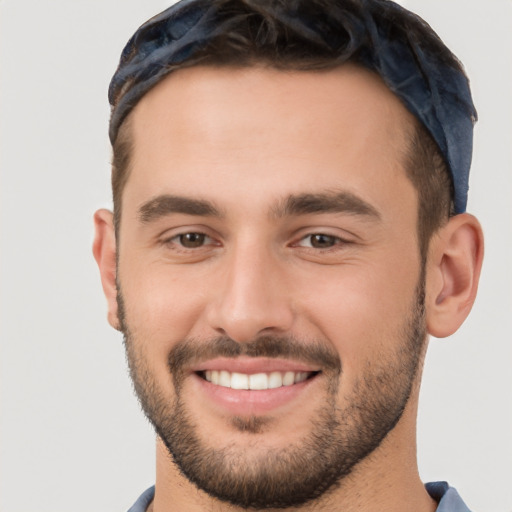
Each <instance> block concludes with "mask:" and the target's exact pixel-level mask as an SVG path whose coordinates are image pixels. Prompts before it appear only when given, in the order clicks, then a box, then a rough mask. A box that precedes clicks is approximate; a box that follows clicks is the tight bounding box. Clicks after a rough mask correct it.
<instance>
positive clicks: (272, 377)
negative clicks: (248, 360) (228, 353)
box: [197, 370, 320, 391]
mask: <svg viewBox="0 0 512 512" xmlns="http://www.w3.org/2000/svg"><path fill="white" fill-rule="evenodd" d="M318 373H320V372H319V371H309V372H308V371H298V372H294V371H283V372H280V371H273V372H269V373H265V372H260V373H251V374H247V373H238V372H230V371H228V370H204V371H200V372H197V374H198V375H199V377H201V378H203V379H204V380H206V381H207V382H210V383H212V384H214V385H215V386H220V387H224V388H230V389H236V390H255V391H264V390H269V389H278V388H281V387H286V386H293V385H294V384H299V383H301V382H304V381H306V380H308V379H311V378H313V377H314V376H316V375H318Z"/></svg>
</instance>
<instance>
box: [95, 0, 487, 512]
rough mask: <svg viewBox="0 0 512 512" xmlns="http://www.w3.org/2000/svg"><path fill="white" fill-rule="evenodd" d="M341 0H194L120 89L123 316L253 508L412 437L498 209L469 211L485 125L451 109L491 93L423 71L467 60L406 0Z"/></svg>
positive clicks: (106, 217)
mask: <svg viewBox="0 0 512 512" xmlns="http://www.w3.org/2000/svg"><path fill="white" fill-rule="evenodd" d="M338 4H339V2H336V3H334V2H333V3H332V4H331V3H330V2H324V1H318V2H313V1H308V2H304V3H303V4H302V3H301V2H289V3H287V2H250V1H240V2H234V1H222V2H220V1H218V2H185V3H183V4H182V7H181V8H177V9H176V11H172V12H175V15H173V16H170V17H169V13H167V14H166V13H163V14H162V15H160V16H157V17H156V18H154V19H153V20H152V21H150V22H149V23H148V24H147V25H146V29H145V30H143V31H142V32H141V33H139V35H138V36H135V37H134V38H132V40H131V41H130V43H129V44H128V46H127V48H126V49H125V52H124V54H123V58H122V61H121V65H120V68H119V70H118V73H117V74H116V77H115V78H114V80H113V85H112V86H111V91H110V95H111V96H110V97H111V102H112V105H113V114H112V120H111V131H110V135H111V140H112V142H113V148H114V161H113V175H112V183H113V194H114V215H113V217H112V216H111V215H110V214H109V213H107V212H105V211H103V212H99V213H98V214H97V216H96V222H97V233H98V235H97V239H96V242H95V255H96V258H97V260H98V262H99V264H100V269H101V271H102V279H103V284H104V289H105V292H106V295H107V298H108V301H109V318H110V321H111V323H112V325H113V326H115V327H116V328H119V329H120V330H122V331H123V333H124V335H125V341H126V348H127V355H128V361H129V364H130V371H131V374H132V378H133V381H134V384H135V389H136V391H137V394H138V396H139V399H140V400H141V403H142V406H143V408H144V410H145V413H146V414H147V416H148V417H149V419H150V420H151V422H152V423H153V425H154V426H155V429H156V431H157V433H158V435H159V438H160V439H161V441H162V445H163V446H165V450H166V451H167V452H168V453H169V454H170V455H171V457H172V464H173V465H174V467H176V468H178V469H176V471H178V472H179V473H180V474H181V475H185V477H186V478H187V479H188V480H189V481H190V482H193V483H194V484H195V485H197V486H198V488H199V489H201V490H202V492H205V493H207V494H208V495H209V496H212V497H215V498H218V499H220V500H223V501H228V502H230V503H232V504H235V505H240V506H243V507H260V508H268V507H281V508H284V507H289V506H297V505H301V504H304V503H307V502H308V501H311V500H316V499H324V498H325V496H328V494H329V493H330V492H335V491H336V490H337V489H339V488H340V487H342V486H343V485H344V484H346V482H347V481H348V480H347V479H348V478H349V477H352V478H357V475H358V474H364V473H365V472H366V473H368V471H370V470H371V469H370V468H372V467H373V471H375V470H376V468H377V466H378V464H379V461H380V463H381V464H382V461H385V460H389V455H390V453H391V452H393V450H394V453H393V456H394V457H396V456H397V455H398V456H399V455H400V453H402V454H405V453H409V452H410V448H411V446H413V445H414V424H415V419H414V418H415V407H416V399H417V394H418V388H419V379H420V374H421V365H422V361H423V357H424V353H425V350H426V340H427V333H429V332H430V333H432V334H435V335H440V336H444V335H448V334H450V333H451V332H453V331H454V330H455V329H456V328H457V327H458V326H459V325H460V323H461V322H462V321H463V319H464V318H465V316H466V315H467V313H468V312H469V308H470V307H471V304H472V301H473V299H474V295H475V293H476V282H477V278H478V272H479V268H480V262H481V255H482V250H481V232H480V230H479V227H478V223H477V222H476V221H475V220H474V219H473V218H472V217H471V216H468V215H467V214H464V215H457V216H455V217H451V216H452V215H453V214H454V213H460V212H461V208H462V206H461V201H462V203H464V204H465V202H464V199H461V198H465V191H464V190H463V191H462V192H461V189H460V187H461V186H462V188H464V183H463V182H464V179H460V176H459V174H457V172H459V171H460V166H462V167H464V165H466V166H467V165H469V164H468V162H469V160H470V157H469V156H468V155H467V149H468V143H467V141H466V142H465V143H464V144H462V143H461V145H459V146H454V140H453V131H454V129H453V127H452V128H450V127H449V126H446V123H445V124H443V119H444V117H443V116H447V115H448V113H451V114H453V116H452V117H451V119H452V122H455V121H454V120H458V121H460V123H459V125H458V127H459V128H461V127H462V128H463V129H462V128H461V129H460V130H458V133H459V135H460V133H466V132H465V131H464V130H467V127H468V123H469V124H471V125H472V121H473V118H474V111H473V109H472V105H471V104H470V102H469V103H468V102H466V103H464V102H463V101H460V102H459V103H457V105H456V107H446V106H443V105H424V104H422V103H421V100H424V99H425V90H426V87H427V85H425V84H424V83H423V84H418V83H417V81H418V80H424V81H425V82H428V87H430V88H431V91H434V92H437V93H439V84H440V83H445V82H446V80H444V79H445V78H446V77H453V76H457V77H459V82H458V84H459V85H460V86H461V87H462V89H464V87H463V86H464V84H466V87H467V83H466V82H465V79H464V80H463V81H462V82H461V81H460V76H462V75H461V74H462V70H461V68H460V64H459V63H458V61H457V60H456V59H455V57H453V55H452V54H451V53H450V52H449V50H447V48H446V47H445V46H444V45H443V44H442V42H441V41H440V40H439V39H438V38H437V36H436V35H435V34H434V33H433V32H432V31H431V29H430V28H429V27H428V26H427V25H426V24H425V23H424V22H422V21H421V20H419V19H418V18H416V17H415V16H414V15H412V14H411V13H408V12H407V11H404V10H403V9H401V8H398V7H397V6H395V5H394V4H392V3H390V2H384V1H375V2H356V1H347V2H345V3H343V5H342V6H340V5H338ZM176 13H177V14H176ZM169 20H171V21H169ZM173 40H175V41H176V44H175V47H173V49H172V51H170V53H168V55H167V56H166V57H165V59H166V60H165V65H162V62H160V61H157V60H158V59H160V58H162V56H163V54H164V53H165V52H163V51H161V50H159V51H156V50H157V48H162V47H163V48H165V47H166V45H167V44H168V43H169V41H173ZM169 44H170V43H169ZM173 44H174V43H173ZM397 48H398V51H397ZM406 50H407V51H406ZM389 52H391V54H390V53H389ZM393 52H395V53H393ZM141 55H142V61H138V56H141ZM390 55H391V56H390ZM146 58H147V59H148V60H146V61H145V60H144V59H146ZM397 59H398V60H397ZM396 63H399V64H400V65H401V66H403V67H401V68H400V69H398V70H397V69H394V66H393V64H396ZM404 68H406V71H408V72H410V73H411V76H410V77H408V76H405V77H404V76H401V77H400V76H399V75H401V74H402V75H403V72H404ZM432 69H435V70H437V73H438V75H437V77H434V76H432V77H430V76H427V78H429V79H430V78H431V79H430V80H427V79H426V78H425V75H424V73H426V72H428V71H430V72H431V73H433V71H432ZM411 77H412V78H411ZM418 77H419V78H418ZM399 78H400V79H401V82H400V80H399ZM407 78H411V80H406V79H407ZM436 80H437V82H436ZM411 81H412V82H413V87H412V88H408V87H409V85H410V84H409V85H407V83H408V82H409V83H410V82H411ZM452 82H453V81H452ZM448 83H450V81H448ZM461 84H462V85H461ZM418 91H419V92H418ZM453 94H455V96H456V95H457V94H458V93H457V92H455V93H453V91H452V92H451V93H450V94H448V92H447V93H446V94H445V99H446V101H450V100H451V99H452V97H453ZM464 94H466V93H464ZM464 94H460V95H459V96H461V97H464ZM431 96H433V97H434V96H435V94H432V95H431ZM441 96H442V95H441ZM454 108H455V109H456V110H457V112H455V114H454ZM419 112H422V114H421V115H420V114H419ZM436 122H437V123H438V124H436ZM441 139H442V140H443V141H444V142H443V143H440V142H439V141H440V140H441ZM461 146H464V150H463V149H462V148H461ZM469 147H470V144H469ZM457 169H459V171H457ZM465 179H466V180H467V176H466V178H465ZM461 183H462V184H461ZM290 379H291V380H290ZM230 386H231V387H230ZM247 388H250V389H247ZM234 468H235V470H234ZM291 475H293V477H291ZM354 475H355V476H354Z"/></svg>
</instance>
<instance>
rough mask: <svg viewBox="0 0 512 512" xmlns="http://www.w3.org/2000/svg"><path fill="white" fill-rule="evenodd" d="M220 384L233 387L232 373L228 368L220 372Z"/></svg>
mask: <svg viewBox="0 0 512 512" xmlns="http://www.w3.org/2000/svg"><path fill="white" fill-rule="evenodd" d="M219 386H224V387H225V388H229V387H231V375H230V374H229V372H227V371H226V370H222V371H221V372H219Z"/></svg>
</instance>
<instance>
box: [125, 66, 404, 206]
mask: <svg viewBox="0 0 512 512" xmlns="http://www.w3.org/2000/svg"><path fill="white" fill-rule="evenodd" d="M412 126H413V123H412V116H411V114H409V112H408V111H407V110H406V109H405V107H404V106H403V105H402V104H401V102H400V100H399V99H398V98H397V97H396V96H395V95H394V94H392V93H391V92H390V91H389V89H388V88H387V87H386V86H385V85H384V83H383V82H382V80H381V79H380V78H379V77H378V76H377V75H375V74H374V73H373V72H371V71H368V70H365V69H363V68H361V67H358V66H355V65H351V64H346V65H343V66H341V67H339V68H336V69H332V70H327V71H283V70H276V69H272V68H268V67H262V66H259V67H249V68H233V67H213V66H212V67H210V66H198V67H194V68H189V69H182V70H179V71H177V72H174V73H172V74H171V75H170V76H168V77H167V78H166V79H164V80H163V81H162V82H161V83H159V84H158V85H157V86H155V87H154V88H153V89H152V90H150V91H149V92H148V93H147V94H146V95H145V96H144V97H143V98H142V99H141V101H140V102H139V103H138V105H137V106H136V107H135V109H134V110H133V112H132V114H131V120H130V131H131V133H130V135H131V139H132V143H133V150H132V155H131V156H132V158H131V174H132V176H131V177H130V178H129V180H128V184H127V189H129V188H130V182H131V183H132V188H133V189H134V190H136V191H137V195H138V196H142V195H146V196H151V195H156V194H158V193H162V192H164V193H175V192H176V190H175V189H179V192H180V193H181V192H183V193H186V194H195V193H196V192H197V190H198V188H201V187H203V188H204V192H208V191H211V190H213V187H218V186H219V183H220V184H224V186H225V189H226V190H227V191H229V190H231V189H234V188H236V187H237V186H239V185H240V186H244V183H245V185H247V186H257V185H258V184H260V183H267V184H268V183H274V184H275V185H276V187H275V192H276V194H277V195H278V194H279V192H280V190H279V186H278V185H279V184H280V183H281V182H282V183H285V184H286V188H288V189H290V188H294V187H295V188H297V190H296V191H295V190H283V191H282V192H283V194H285V193H290V192H292V193H293V192H304V191H305V190H300V187H301V186H302V188H307V189H311V188H315V187H317V186H319V185H320V184H321V183H322V182H324V183H325V187H331V186H332V187H336V188H343V187H345V186H347V187H348V188H349V189H351V191H352V192H355V193H360V192H361V191H360V190H359V189H361V188H362V189H364V188H365V187H366V188H374V189H375V188H376V186H382V185H383V184H385V183H388V186H389V187H391V188H393V182H395V181H396V180H397V179H398V180H403V179H405V172H404V169H403V162H404V161H405V158H404V156H405V153H406V150H407V141H408V134H409V133H410V131H411V130H412ZM337 177H339V180H338V181H339V183H332V180H333V179H334V180H335V181H336V179H337ZM280 180H281V181H280ZM386 180H387V181H386ZM162 187H164V188H169V190H161V188H162ZM325 187H324V188H325ZM307 191H309V190H307ZM369 191H370V190H368V191H367V192H369ZM127 192H128V193H129V194H130V192H129V191H127ZM201 193H202V192H201ZM363 195H364V193H363ZM370 195H371V194H370Z"/></svg>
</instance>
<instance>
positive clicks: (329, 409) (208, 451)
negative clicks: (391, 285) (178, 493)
mask: <svg viewBox="0 0 512 512" xmlns="http://www.w3.org/2000/svg"><path fill="white" fill-rule="evenodd" d="M118 290H119V293H118V306H119V319H120V323H121V329H122V331H123V333H124V337H125V347H126V354H127V360H128V364H129V368H130V374H131V377H132V381H133V384H134V389H135V392H136V394H137V396H138V399H139V401H140V404H141V406H142V409H143V411H144V413H145V414H146V416H147V418H148V419H149V420H150V422H151V423H152V425H153V426H154V428H155V430H156V432H157V434H158V435H159V437H160V438H161V439H162V441H163V443H164V444H165V446H166V447H167V449H168V451H169V454H170V456H171V457H172V461H173V463H174V464H175V465H176V466H177V468H178V469H179V471H180V472H181V473H182V474H183V475H184V476H185V477H186V478H188V479H189V480H190V481H191V482H193V483H194V484H195V485H196V486H197V487H198V488H199V489H201V490H203V491H204V492H206V493H207V494H208V495H210V496H212V497H215V498H217V499H219V500H221V501H224V502H227V503H230V504H232V505H236V506H239V507H242V508H253V509H260V510H261V509H270V508H281V509H283V508H289V507H300V506H301V505H304V504H306V503H308V502H310V501H312V500H315V499H318V498H320V497H321V496H322V495H324V494H326V493H328V492H330V491H332V490H334V489H336V488H338V487H339V486H340V485H341V484H342V483H343V481H344V479H345V478H346V477H347V476H348V475H349V474H350V473H351V472H352V470H353V469H354V467H355V466H356V465H357V464H358V463H359V462H361V461H363V460H364V459H365V458H366V457H368V455H370V454H371V453H372V452H373V451H374V450H375V449H376V448H377V447H378V446H379V445H380V444H381V442H382V441H383V439H384V438H385V437H386V436H387V434H388V433H389V432H390V431H391V430H392V429H393V428H394V427H395V425H396V424H397V423H398V421H399V420H400V418H401V416H402V414H403V411H404V409H405V407H406V405H407V402H408V400H409V397H410V395H411V391H412V388H413V385H414V383H415V381H416V378H417V375H418V371H419V368H420V367H421V363H422V360H423V355H424V350H425V342H426V327H425V307H424V302H425V298H424V277H423V276H422V278H421V279H420V284H419V285H418V288H417V290H416V294H415V295H416V301H415V303H413V304H412V305H411V312H410V315H409V318H407V319H405V321H404V323H403V325H402V328H401V329H400V332H399V333H398V337H399V343H397V344H396V348H395V350H394V351H393V352H392V353H390V354H388V355H387V356H386V357H384V356H381V357H380V358H378V357H375V358H374V359H373V360H371V361H368V363H367V365H366V367H365V373H364V375H360V376H359V377H358V379H357V380H356V382H355V383H354V385H353V390H352V392H351V393H350V394H349V395H348V396H347V397H346V401H345V403H346V404H347V405H346V406H344V407H343V408H340V406H339V405H338V403H337V402H338V395H339V388H340V386H343V368H342V362H341V361H340V359H339V356H338V354H337V352H335V351H334V349H333V348H332V347H331V346H330V345H329V344H328V343H327V342H326V341H323V342H322V341H321V340H313V341H312V340H296V339H292V338H289V337H273V336H266V337H261V338H258V339H256V340H254V341H252V342H250V343H237V342H235V341H233V340H231V339H229V338H227V337H220V338H215V339H212V340H207V341H204V340H203V341H201V342H200V341H197V340H183V341H181V342H179V343H178V344H176V345H175V346H174V347H173V349H172V350H171V351H170V353H169V358H168V367H169V372H170V375H171V376H172V381H173V384H174V391H175V393H174V395H175V398H174V399H169V398H168V397H167V396H166V393H165V392H164V390H163V389H162V388H161V386H160V385H159V383H158V382H157V380H156V378H155V376H154V375H153V373H152V371H151V368H150V365H149V364H148V362H147V360H146V358H145V355H144V351H143V350H142V349H141V348H142V347H143V345H144V343H141V340H138V339H135V337H134V336H133V335H132V334H131V332H130V329H129V319H127V318H126V312H125V307H124V302H123V297H122V294H121V291H120V287H118ZM144 342H145V343H146V342H149V340H144ZM395 342H396V340H395ZM240 355H246V356H249V357H251V356H252V357H280V358H290V357H293V358H294V359H295V360H299V361H304V362H309V363H313V364H318V365H319V366H320V367H321V368H322V374H323V377H324V378H325V380H326V381H327V389H326V399H325V402H323V403H321V404H320V405H319V406H318V408H317V410H316V412H315V413H314V414H313V415H312V418H313V419H312V420H311V428H310V431H309V434H308V435H306V436H305V437H304V438H303V439H302V440H301V441H300V442H298V443H296V444H292V445H289V446H286V447H284V448H281V449H279V450H273V451H268V452H267V453H265V454H264V455H261V456H259V457H258V458H255V457H251V458H250V460H248V458H247V453H248V449H250V448H251V447H257V445H258V443H260V444H261V440H260V441H259V440H258V434H260V432H261V431H262V430H264V427H265V417H251V418H239V417H235V418H233V419H232V427H234V428H237V429H238V430H240V431H244V432H248V433H252V434H253V435H254V438H255V439H254V445H253V446H252V445H251V446H247V445H245V446H243V447H240V446H237V445H236V444H231V445H227V446H226V447H224V448H220V449H217V448H214V447H211V446H209V445H208V442H207V441H205V440H204V439H202V438H201V436H200V433H199V427H198V425H197V424H196V423H195V421H194V419H193V418H192V417H191V415H190V414H189V412H188V410H187V404H186V402H185V400H184V399H183V396H182V392H181V391H182V387H183V386H182V384H183V380H184V378H185V372H184V369H185V368H187V367H190V365H191V364H192V363H193V362H195V361H205V360H207V359H210V358H213V357H219V356H224V357H237V356H240ZM262 435H264V434H262Z"/></svg>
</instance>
